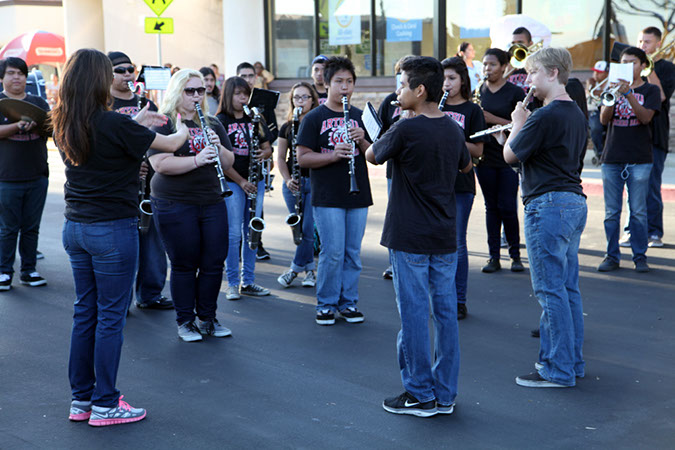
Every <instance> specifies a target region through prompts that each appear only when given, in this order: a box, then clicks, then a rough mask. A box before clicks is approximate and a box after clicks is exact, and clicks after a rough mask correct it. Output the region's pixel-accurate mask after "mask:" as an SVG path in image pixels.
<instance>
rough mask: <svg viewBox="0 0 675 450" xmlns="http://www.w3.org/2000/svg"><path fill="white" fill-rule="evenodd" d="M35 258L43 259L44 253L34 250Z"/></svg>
mask: <svg viewBox="0 0 675 450" xmlns="http://www.w3.org/2000/svg"><path fill="white" fill-rule="evenodd" d="M35 259H45V255H44V254H43V253H42V252H41V251H40V250H38V251H37V252H35Z"/></svg>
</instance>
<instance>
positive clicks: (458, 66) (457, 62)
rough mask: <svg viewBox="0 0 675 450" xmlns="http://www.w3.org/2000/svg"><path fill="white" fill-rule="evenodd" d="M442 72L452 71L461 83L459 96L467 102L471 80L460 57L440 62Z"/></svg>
mask: <svg viewBox="0 0 675 450" xmlns="http://www.w3.org/2000/svg"><path fill="white" fill-rule="evenodd" d="M441 65H442V66H443V70H445V69H452V70H454V71H455V72H456V73H457V75H459V79H460V80H461V82H462V87H460V88H459V94H460V95H461V96H462V98H464V100H469V97H470V96H471V79H470V78H469V69H467V68H466V63H465V62H464V60H463V59H462V57H461V56H453V57H452V58H445V59H444V60H443V61H441Z"/></svg>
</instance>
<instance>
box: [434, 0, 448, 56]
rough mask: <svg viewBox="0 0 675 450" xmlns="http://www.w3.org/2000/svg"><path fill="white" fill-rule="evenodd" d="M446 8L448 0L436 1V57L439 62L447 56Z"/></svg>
mask: <svg viewBox="0 0 675 450" xmlns="http://www.w3.org/2000/svg"><path fill="white" fill-rule="evenodd" d="M446 7H447V6H446V0H435V1H434V21H433V25H434V57H435V58H436V59H438V60H439V61H441V60H443V59H445V55H446V54H447V48H446V46H447V44H448V39H447V33H448V32H447V29H446V26H447V19H446V17H445V13H446V11H447V10H446Z"/></svg>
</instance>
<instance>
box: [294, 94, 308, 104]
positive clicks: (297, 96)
mask: <svg viewBox="0 0 675 450" xmlns="http://www.w3.org/2000/svg"><path fill="white" fill-rule="evenodd" d="M310 98H312V96H311V95H294V96H293V101H296V102H299V101H300V100H302V101H303V102H306V101H307V100H309V99H310Z"/></svg>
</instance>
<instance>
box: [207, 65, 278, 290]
mask: <svg viewBox="0 0 675 450" xmlns="http://www.w3.org/2000/svg"><path fill="white" fill-rule="evenodd" d="M250 95H251V87H250V86H249V84H248V83H247V82H246V80H244V79H243V78H241V77H230V78H228V79H227V80H226V81H225V88H224V89H223V95H222V96H221V98H220V105H219V107H218V116H217V117H218V119H219V120H220V122H221V123H222V124H223V126H224V127H225V132H226V133H227V135H228V137H229V139H230V142H231V143H232V147H233V149H232V151H233V152H234V164H233V166H232V167H231V168H230V169H228V170H226V171H225V175H226V177H227V182H228V185H229V186H230V189H231V190H232V195H231V196H229V197H228V198H226V199H225V202H226V203H227V212H228V216H227V219H228V228H229V245H230V248H229V251H228V254H227V260H226V262H225V263H226V273H227V284H228V286H227V291H226V294H225V298H227V299H228V300H238V299H240V298H241V294H243V295H252V296H265V295H270V290H269V289H267V288H264V287H262V286H259V285H257V284H255V261H256V251H255V250H251V248H250V247H249V245H248V235H249V203H250V200H249V197H248V196H249V195H250V194H256V195H257V197H256V217H261V213H262V209H263V200H264V198H265V195H264V194H265V180H264V179H263V177H262V174H261V172H258V185H257V186H256V185H254V184H252V183H250V182H249V181H248V178H249V165H250V162H251V157H254V158H256V159H258V161H259V164H258V167H261V164H262V161H263V160H264V159H267V158H269V157H270V156H272V147H271V146H270V142H269V141H270V136H269V132H268V130H267V129H265V130H263V132H264V133H265V134H264V135H263V136H261V137H260V139H259V142H260V149H259V154H258V155H253V156H251V134H252V133H259V130H254V128H253V123H252V121H251V118H250V117H248V116H247V115H246V114H244V105H246V104H247V103H248V98H249V96H250ZM263 128H264V127H263ZM259 248H260V247H259ZM240 263H241V270H240ZM240 285H241V287H240Z"/></svg>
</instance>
